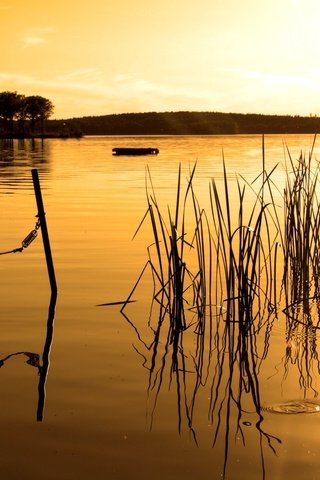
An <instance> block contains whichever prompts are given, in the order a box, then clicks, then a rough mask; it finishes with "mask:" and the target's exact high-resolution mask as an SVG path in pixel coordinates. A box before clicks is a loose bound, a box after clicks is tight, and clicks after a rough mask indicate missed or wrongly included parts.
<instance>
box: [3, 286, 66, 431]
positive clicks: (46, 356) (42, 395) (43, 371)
mask: <svg viewBox="0 0 320 480" xmlns="http://www.w3.org/2000/svg"><path fill="white" fill-rule="evenodd" d="M56 301H57V293H56V292H52V293H51V297H50V302H49V309H48V319H47V330H46V338H45V341H44V345H43V352H42V357H41V359H42V363H41V361H40V354H39V353H34V352H28V351H23V352H15V353H11V354H9V355H7V356H6V357H4V358H2V359H0V368H1V367H3V366H5V363H6V362H7V361H8V360H10V358H12V357H16V356H24V357H26V358H27V360H26V363H27V364H28V365H30V366H32V367H35V368H37V370H38V375H39V383H38V405H37V413H36V419H37V421H39V422H41V421H42V420H43V417H44V410H45V399H46V389H45V387H46V382H47V378H48V372H49V365H50V351H51V347H52V340H53V324H54V315H55V307H56Z"/></svg>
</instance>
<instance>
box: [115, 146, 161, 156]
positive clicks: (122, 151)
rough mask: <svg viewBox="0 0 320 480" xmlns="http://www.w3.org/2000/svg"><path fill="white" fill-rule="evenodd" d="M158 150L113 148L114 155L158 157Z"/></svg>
mask: <svg viewBox="0 0 320 480" xmlns="http://www.w3.org/2000/svg"><path fill="white" fill-rule="evenodd" d="M158 153H159V149H158V148H143V147H119V148H113V149H112V154H113V155H158Z"/></svg>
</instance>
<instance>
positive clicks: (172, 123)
mask: <svg viewBox="0 0 320 480" xmlns="http://www.w3.org/2000/svg"><path fill="white" fill-rule="evenodd" d="M47 128H48V131H51V132H53V133H55V134H57V133H59V132H63V130H64V129H65V130H67V131H78V132H81V133H82V134H84V135H232V134H277V133H280V134H286V133H287V134H290V133H311V134H315V133H318V132H319V131H320V118H318V117H317V116H308V117H302V116H298V115H296V116H290V115H262V114H254V113H247V114H241V113H221V112H188V111H186V112H184V111H181V112H148V113H124V114H114V115H102V116H88V117H81V118H71V119H66V120H48V122H47Z"/></svg>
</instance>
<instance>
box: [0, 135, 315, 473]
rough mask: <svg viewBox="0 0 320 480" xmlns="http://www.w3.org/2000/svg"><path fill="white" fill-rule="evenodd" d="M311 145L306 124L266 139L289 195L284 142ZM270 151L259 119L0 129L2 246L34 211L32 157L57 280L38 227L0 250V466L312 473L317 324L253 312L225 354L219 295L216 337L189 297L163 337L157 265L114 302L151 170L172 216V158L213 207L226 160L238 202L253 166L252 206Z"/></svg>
mask: <svg viewBox="0 0 320 480" xmlns="http://www.w3.org/2000/svg"><path fill="white" fill-rule="evenodd" d="M312 144H313V136H312V135H287V136H286V137H284V136H280V135H270V136H269V135H268V136H266V137H265V158H264V161H265V166H266V170H267V171H271V170H272V169H273V168H274V167H275V166H276V165H277V164H278V166H277V168H276V170H275V172H274V173H273V174H272V175H273V177H272V178H273V179H274V186H275V189H276V188H277V189H278V190H277V191H276V202H278V203H279V208H280V209H282V210H283V207H282V205H281V202H282V192H283V188H284V184H285V178H286V175H285V172H286V168H285V163H286V162H287V165H289V159H288V152H287V150H286V146H287V147H288V150H289V152H290V155H291V157H292V159H293V160H294V161H296V160H297V159H298V158H299V155H300V152H302V153H303V154H306V155H307V156H308V155H309V152H310V150H311V148H312ZM141 145H142V146H151V147H157V148H159V150H160V153H159V155H157V156H142V157H125V156H121V157H118V156H113V155H112V148H113V147H116V146H118V147H121V146H141ZM262 157H263V155H262V138H261V137H260V136H255V135H241V136H179V137H176V136H165V137H99V136H96V137H84V138H82V139H79V140H73V139H68V140H60V139H48V140H45V141H44V142H43V143H42V142H41V140H35V141H34V142H31V140H28V141H25V142H21V141H17V140H14V141H13V142H11V143H6V142H3V143H2V144H1V149H0V202H1V217H0V218H1V242H0V252H1V253H4V252H7V251H10V250H12V249H15V248H19V247H20V246H21V242H22V240H23V239H24V238H25V237H26V236H27V235H28V234H29V232H30V231H32V230H33V229H34V228H35V226H36V222H37V217H36V215H37V206H36V201H35V195H34V189H33V183H32V176H31V170H32V169H37V170H38V174H39V178H40V184H41V190H42V196H43V201H44V208H45V212H46V222H47V226H48V232H49V238H50V244H51V250H52V257H53V262H54V268H55V275H56V280H57V285H58V295H57V298H56V299H52V298H51V292H50V284H49V279H48V272H47V267H46V258H45V254H44V248H43V244H42V239H41V229H39V230H38V232H39V234H38V236H37V238H36V239H35V240H34V241H33V242H32V243H31V244H30V246H28V247H27V248H25V249H24V250H23V251H22V252H16V253H8V254H3V255H0V272H1V280H0V282H1V283H0V311H1V331H2V335H1V341H0V367H1V370H0V390H1V395H0V405H1V408H0V421H1V424H2V440H1V441H0V444H1V449H0V473H1V477H2V478H4V479H6V480H16V479H17V480H18V479H21V478H22V477H27V478H33V479H36V480H38V479H39V480H40V479H44V478H45V479H46V480H51V479H52V480H56V479H57V478H59V479H61V480H85V479H86V480H87V479H88V478H92V479H95V480H100V479H101V480H102V479H115V480H124V479H127V478H131V477H134V478H139V479H140V480H147V479H148V480H149V479H150V478H152V479H153V480H160V479H161V480H163V479H166V480H178V479H179V480H180V479H181V480H194V479H196V478H202V479H208V480H209V479H210V480H216V479H219V478H225V479H228V480H241V479H246V480H257V479H270V480H278V479H279V480H280V479H287V478H290V479H291V480H298V479H301V478H308V479H309V480H311V479H318V478H320V459H319V454H318V450H319V440H318V436H319V435H318V432H319V426H320V415H319V413H318V410H320V407H319V405H320V400H319V405H318V403H317V395H318V390H319V359H318V347H317V340H318V329H317V328H313V329H312V331H311V334H310V335H309V332H307V333H306V331H305V330H304V329H299V325H298V324H294V325H295V329H294V332H291V333H290V335H289V336H288V330H287V325H288V324H287V319H286V316H285V315H284V313H283V311H282V309H280V310H279V311H277V312H274V311H273V310H270V311H269V312H267V314H266V316H265V317H264V316H263V315H262V313H261V326H260V327H259V329H256V330H255V331H254V332H253V331H250V335H246V338H245V340H243V339H242V340H241V341H243V342H245V345H246V349H244V350H241V352H242V353H241V352H240V350H236V351H235V357H234V359H233V360H232V361H231V362H230V358H231V355H229V354H230V352H231V353H232V348H234V345H235V344H237V342H235V343H233V344H232V345H233V346H231V344H230V338H232V339H233V340H232V341H234V338H235V331H236V329H237V321H238V320H234V323H233V324H232V323H231V330H232V332H231V330H230V325H229V330H228V332H227V333H226V330H225V323H226V322H225V320H223V319H222V320H221V321H220V323H218V320H217V321H215V319H216V318H218V317H217V313H216V311H214V315H213V318H212V317H211V318H210V319H209V320H208V322H209V323H207V324H206V325H208V324H209V325H211V327H210V328H211V330H210V335H209V334H208V333H207V330H206V333H205V334H202V333H201V332H199V331H196V327H193V322H197V318H195V316H194V310H192V309H191V310H190V311H188V313H187V318H186V321H187V322H188V328H187V329H186V330H185V333H184V334H183V338H182V335H181V332H179V334H178V336H177V337H175V335H173V334H172V332H171V333H170V335H173V336H171V337H170V341H168V333H167V332H168V327H166V324H165V322H164V323H163V324H162V319H163V318H165V317H161V322H159V318H160V317H159V311H160V310H161V307H162V304H161V303H158V302H156V301H153V299H154V287H153V285H154V284H153V279H152V272H151V271H150V268H149V267H150V264H149V266H148V265H147V267H146V270H145V274H144V275H143V276H142V277H141V281H140V282H139V284H138V285H137V288H136V289H135V291H134V292H133V294H132V298H131V299H132V300H134V302H132V303H128V304H127V305H126V306H125V308H124V310H123V311H121V307H122V305H123V303H121V302H124V301H126V299H128V297H129V295H130V292H131V291H132V289H133V287H134V286H135V285H136V282H137V280H138V278H139V275H140V274H141V272H142V270H143V268H144V266H145V265H146V262H147V261H148V258H149V256H148V255H149V254H150V253H149V252H150V251H151V252H152V253H151V255H154V248H155V247H154V245H153V244H154V237H153V233H152V227H151V225H150V221H149V220H148V219H146V220H145V221H144V222H143V223H142V224H141V227H140V229H138V227H139V225H140V223H141V221H142V219H143V218H144V215H145V213H146V211H147V208H148V204H147V198H146V182H147V185H148V187H147V188H148V190H147V191H148V192H149V194H151V195H156V199H157V202H158V203H157V205H158V206H159V210H161V212H162V214H163V218H164V219H165V221H166V222H168V206H169V208H170V211H171V215H172V217H174V212H175V204H176V198H177V181H178V171H179V165H181V191H182V192H184V191H185V190H186V187H187V182H188V178H189V176H190V172H191V170H192V168H193V166H194V165H195V164H196V171H195V176H194V181H193V188H194V191H195V194H196V197H197V199H198V201H199V203H200V204H201V205H203V207H204V209H205V211H206V212H208V218H209V217H210V215H209V212H210V201H209V186H210V183H211V179H212V178H213V179H214V180H215V182H216V185H217V186H218V188H222V189H223V187H224V170H223V159H224V161H225V165H226V169H227V177H228V181H229V189H230V190H229V195H230V202H231V207H230V208H231V211H232V210H234V211H235V212H236V211H237V207H236V204H237V199H238V186H237V182H238V181H239V182H240V183H241V182H243V181H246V182H247V192H248V198H249V200H248V203H245V206H246V208H247V207H248V204H250V202H254V201H255V199H256V194H255V193H254V192H253V190H254V189H255V185H256V182H254V180H255V179H256V177H257V176H258V175H259V174H260V172H261V171H262V165H263V161H262ZM314 157H315V158H316V159H317V157H318V158H319V142H318V141H316V143H315V148H314ZM287 169H289V170H290V165H289V166H287ZM148 171H149V172H150V177H151V180H152V185H153V188H154V192H155V193H154V194H153V192H152V186H151V185H150V178H149V179H148V175H149V174H148ZM243 179H244V180H243ZM252 182H254V183H253V184H252ZM249 185H252V190H251V187H250V186H249ZM181 203H182V202H181ZM191 203H192V202H191ZM187 212H189V210H188V211H187ZM191 217H192V216H191V215H190V214H189V213H188V214H187V218H186V229H187V230H188V228H189V229H190V230H189V231H188V232H187V233H188V234H189V235H190V232H191V237H192V225H191V224H192V220H191ZM137 229H138V232H137ZM135 233H137V234H136V235H135ZM186 235H187V234H186ZM133 237H134V238H133ZM191 241H192V238H191V239H190V238H189V237H188V242H191ZM195 261H196V260H195V259H192V260H191V264H192V266H194V264H195ZM151 263H152V262H151ZM280 277H281V275H280V273H279V278H280ZM279 282H280V280H279ZM54 300H56V301H54ZM50 302H51V304H50ZM112 303H115V304H114V305H111V304H112ZM211 303H212V302H211ZM211 303H210V304H211ZM101 304H108V305H104V306H98V305H101ZM150 309H151V310H150ZM317 314H318V313H317V311H316V313H315V315H317ZM259 321H260V320H259ZM160 323H161V325H160ZM159 325H160V327H161V328H160V327H159ZM297 325H298V326H297ZM170 328H171V327H170ZM203 328H204V327H203ZM205 328H206V329H208V327H207V326H206V327H205ZM230 332H231V333H230ZM202 339H205V341H202ZM175 340H177V345H176V350H174V348H173V345H174V343H175ZM239 352H240V353H241V354H240V355H239ZM247 352H249V354H250V358H247V357H246V354H247ZM243 355H244V356H245V357H244V356H243Z"/></svg>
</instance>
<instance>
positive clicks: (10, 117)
mask: <svg viewBox="0 0 320 480" xmlns="http://www.w3.org/2000/svg"><path fill="white" fill-rule="evenodd" d="M53 111H54V105H53V103H52V102H51V100H49V99H47V98H44V97H41V96H39V95H32V96H25V95H22V94H19V93H17V92H9V91H5V92H0V138H28V137H36V136H39V137H42V138H46V137H61V138H69V137H81V136H83V135H234V134H268V133H269V134H277V133H279V134H290V133H311V134H316V133H318V132H319V130H320V118H318V117H317V116H316V115H310V116H308V117H302V116H299V115H295V116H292V115H262V114H256V113H246V114H242V113H222V112H205V111H204V112H189V111H180V112H146V113H123V114H110V115H100V116H84V117H80V118H70V119H59V120H50V119H49V117H50V116H52V114H53Z"/></svg>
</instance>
